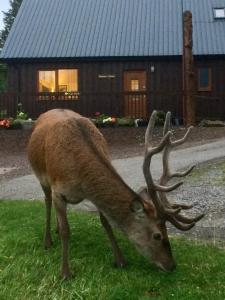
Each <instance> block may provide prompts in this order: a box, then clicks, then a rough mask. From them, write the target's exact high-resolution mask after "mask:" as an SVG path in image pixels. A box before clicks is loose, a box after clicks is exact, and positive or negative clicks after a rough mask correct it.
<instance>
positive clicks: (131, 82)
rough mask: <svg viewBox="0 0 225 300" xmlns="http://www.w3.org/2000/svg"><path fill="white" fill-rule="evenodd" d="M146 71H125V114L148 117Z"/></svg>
mask: <svg viewBox="0 0 225 300" xmlns="http://www.w3.org/2000/svg"><path fill="white" fill-rule="evenodd" d="M146 77H147V76H146V71H144V70H137V71H125V72H124V92H125V99H124V101H125V116H130V117H134V118H146V84H147V82H146Z"/></svg>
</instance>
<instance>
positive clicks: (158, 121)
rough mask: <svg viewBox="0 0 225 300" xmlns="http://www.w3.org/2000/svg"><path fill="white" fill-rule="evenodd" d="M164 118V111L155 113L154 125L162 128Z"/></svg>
mask: <svg viewBox="0 0 225 300" xmlns="http://www.w3.org/2000/svg"><path fill="white" fill-rule="evenodd" d="M165 118H166V113H165V112H164V111H162V110H161V111H160V110H159V111H157V115H156V121H155V124H156V125H158V126H163V125H164V122H165Z"/></svg>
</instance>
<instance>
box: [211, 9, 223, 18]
mask: <svg viewBox="0 0 225 300" xmlns="http://www.w3.org/2000/svg"><path fill="white" fill-rule="evenodd" d="M213 12H214V19H217V20H219V19H225V7H220V8H214V9H213Z"/></svg>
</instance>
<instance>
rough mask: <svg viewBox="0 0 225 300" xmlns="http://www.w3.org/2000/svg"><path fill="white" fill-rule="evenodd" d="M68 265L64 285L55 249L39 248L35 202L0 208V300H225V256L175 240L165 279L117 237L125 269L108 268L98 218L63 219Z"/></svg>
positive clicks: (39, 213)
mask: <svg viewBox="0 0 225 300" xmlns="http://www.w3.org/2000/svg"><path fill="white" fill-rule="evenodd" d="M69 222H70V225H71V233H72V236H71V240H70V263H71V269H72V271H73V272H74V278H72V279H71V280H69V281H65V282H62V281H61V279H60V276H59V271H60V262H61V247H60V241H59V240H58V238H57V236H56V234H54V235H53V237H54V246H53V247H52V248H51V249H50V250H48V251H45V250H44V249H43V246H42V240H43V227H44V207H43V203H40V202H27V201H9V202H6V201H0V299H1V300H11V299H13V300H17V299H23V300H28V299H29V300H30V299H31V300H34V299H42V300H43V299H46V300H47V299H48V300H49V299H51V300H52V299H54V300H57V299H59V300H62V299H96V300H126V299H127V300H128V299H129V300H136V299H140V300H144V299H145V300H147V299H163V300H165V299H187V300H189V299H190V300H192V299H198V300H199V299H217V300H218V299H225V251H223V250H221V249H218V248H215V247H213V246H206V245H202V244H196V242H191V241H187V240H185V239H173V240H172V247H173V251H174V256H175V258H176V261H177V264H178V267H177V269H176V271H175V272H173V273H164V272H162V271H160V270H158V269H157V268H156V267H154V266H152V265H150V264H149V263H148V262H147V261H146V260H145V259H144V258H142V257H141V256H140V255H139V254H138V253H137V252H136V251H135V250H134V248H133V247H132V246H131V245H130V244H129V242H128V241H127V240H126V239H124V238H123V237H122V236H121V235H120V234H117V236H118V238H119V241H120V244H121V246H122V248H123V250H124V251H123V252H124V253H125V255H126V258H127V259H128V261H129V266H128V267H127V268H126V269H122V270H121V269H116V268H114V267H113V266H112V253H111V248H110V245H109V242H108V240H107V238H106V236H105V233H104V231H103V229H102V227H101V225H100V223H99V220H98V217H96V216H95V215H89V214H85V213H74V212H70V213H69Z"/></svg>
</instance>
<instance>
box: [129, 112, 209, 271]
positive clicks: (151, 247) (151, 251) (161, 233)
mask: <svg viewBox="0 0 225 300" xmlns="http://www.w3.org/2000/svg"><path fill="white" fill-rule="evenodd" d="M156 115H157V112H156V111H154V112H153V113H152V115H151V118H150V120H149V124H148V127H147V130H146V134H145V157H144V163H143V172H144V177H145V180H146V184H147V188H142V189H140V190H139V195H140V196H141V198H142V199H143V200H144V201H140V202H139V203H136V204H135V207H134V208H133V210H134V211H136V215H138V216H139V218H140V219H141V218H142V219H143V220H142V222H141V223H142V228H139V229H138V226H137V224H136V225H135V226H136V231H135V230H134V232H136V234H135V237H134V238H133V242H134V243H135V245H136V247H137V248H138V250H139V251H140V252H142V254H143V255H144V256H146V257H147V258H149V259H151V261H152V262H154V263H155V264H156V265H158V266H159V267H160V268H162V269H163V270H165V271H171V270H173V269H174V268H175V262H174V259H173V256H172V252H171V247H170V243H169V239H168V234H167V227H166V222H167V221H168V222H170V223H171V224H173V225H174V226H175V227H176V228H178V229H180V230H183V231H187V230H189V229H191V228H192V227H193V226H194V225H195V223H196V222H197V221H199V220H200V219H201V218H202V217H203V216H204V215H203V214H201V215H198V216H196V217H194V218H187V217H185V216H183V215H182V214H181V210H182V209H184V210H188V209H191V208H192V205H186V204H177V203H173V204H172V203H170V202H169V200H168V198H167V193H168V192H170V191H172V190H175V189H176V188H178V187H179V186H180V185H182V184H183V182H178V183H175V184H173V185H170V186H167V183H168V182H169V181H170V180H171V179H172V178H176V177H177V178H178V177H184V176H186V175H188V174H189V173H190V172H191V171H192V170H193V168H194V166H192V167H190V168H189V169H188V170H186V171H184V172H175V173H172V172H171V171H170V168H169V154H170V151H171V150H172V149H173V148H175V147H176V146H179V145H181V144H182V143H184V142H185V141H186V139H187V137H188V135H189V133H190V131H191V129H192V127H190V128H189V129H188V130H187V132H186V134H185V136H184V137H183V138H182V139H180V140H176V141H172V135H173V134H172V132H171V131H170V119H171V114H170V112H168V113H167V115H166V119H165V124H164V129H163V138H162V139H161V141H160V142H159V144H158V145H157V146H155V147H153V146H152V145H151V141H152V138H153V129H154V125H155V120H156ZM159 152H162V162H163V172H162V176H161V178H160V180H159V183H156V182H155V181H154V180H153V177H152V174H151V171H150V164H151V160H152V157H153V155H155V154H157V153H159ZM152 205H154V208H155V209H152ZM148 217H149V218H148ZM144 223H145V225H144ZM146 241H149V243H146Z"/></svg>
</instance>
